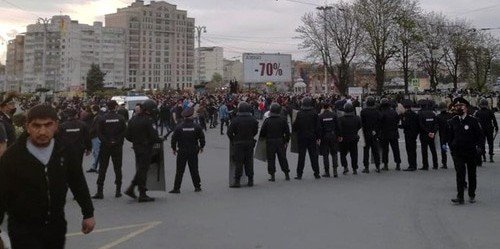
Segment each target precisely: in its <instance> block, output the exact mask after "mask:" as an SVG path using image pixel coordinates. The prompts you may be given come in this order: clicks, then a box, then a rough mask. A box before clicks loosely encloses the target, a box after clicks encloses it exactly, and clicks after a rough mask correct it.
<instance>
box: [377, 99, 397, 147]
mask: <svg viewBox="0 0 500 249" xmlns="http://www.w3.org/2000/svg"><path fill="white" fill-rule="evenodd" d="M380 113H381V118H380V138H381V139H387V140H389V139H397V138H399V132H398V128H399V126H398V125H399V115H398V113H397V112H396V111H395V110H394V109H392V108H390V107H387V108H384V109H382V110H381V111H380Z"/></svg>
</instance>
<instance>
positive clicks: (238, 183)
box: [229, 179, 241, 188]
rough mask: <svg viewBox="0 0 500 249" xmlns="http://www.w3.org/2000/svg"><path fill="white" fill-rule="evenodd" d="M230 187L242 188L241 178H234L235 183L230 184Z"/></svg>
mask: <svg viewBox="0 0 500 249" xmlns="http://www.w3.org/2000/svg"><path fill="white" fill-rule="evenodd" d="M229 187H230V188H240V187H241V184H240V179H234V183H233V185H231V186H229Z"/></svg>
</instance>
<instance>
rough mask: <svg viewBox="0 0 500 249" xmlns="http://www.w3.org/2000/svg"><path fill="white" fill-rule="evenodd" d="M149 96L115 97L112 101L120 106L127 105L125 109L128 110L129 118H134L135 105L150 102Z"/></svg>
mask: <svg viewBox="0 0 500 249" xmlns="http://www.w3.org/2000/svg"><path fill="white" fill-rule="evenodd" d="M148 99H149V98H148V97H147V96H114V97H112V98H111V100H114V101H116V102H117V103H118V105H121V104H125V108H126V109H127V110H128V114H129V115H128V116H129V117H130V118H132V114H133V113H134V108H135V105H137V104H142V103H143V102H144V101H146V100H148Z"/></svg>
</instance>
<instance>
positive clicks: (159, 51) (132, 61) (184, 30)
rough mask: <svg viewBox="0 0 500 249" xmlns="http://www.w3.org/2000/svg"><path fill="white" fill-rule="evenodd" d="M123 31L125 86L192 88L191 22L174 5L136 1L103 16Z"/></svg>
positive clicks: (108, 24) (109, 24) (183, 11)
mask: <svg viewBox="0 0 500 249" xmlns="http://www.w3.org/2000/svg"><path fill="white" fill-rule="evenodd" d="M105 25H106V27H115V28H123V29H125V30H126V32H125V36H126V64H127V66H126V67H127V70H126V84H127V86H128V87H130V88H135V89H186V88H188V89H189V88H192V87H193V73H194V19H193V18H189V17H187V11H185V10H178V9H177V6H176V5H172V4H169V3H166V2H163V1H161V2H155V1H151V2H150V4H145V3H144V1H141V0H137V1H135V2H134V3H132V4H131V5H130V6H128V7H125V8H121V9H118V10H117V12H116V13H113V14H108V15H106V16H105Z"/></svg>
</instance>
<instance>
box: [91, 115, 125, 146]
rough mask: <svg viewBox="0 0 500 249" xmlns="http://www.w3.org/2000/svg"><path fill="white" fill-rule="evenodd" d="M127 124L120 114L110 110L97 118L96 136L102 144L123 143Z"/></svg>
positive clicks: (113, 144)
mask: <svg viewBox="0 0 500 249" xmlns="http://www.w3.org/2000/svg"><path fill="white" fill-rule="evenodd" d="M126 130H127V124H126V123H125V119H124V118H123V117H122V115H120V114H118V113H116V112H114V111H110V112H108V113H106V114H105V115H104V117H103V118H101V119H100V120H99V125H98V126H97V136H98V137H99V140H101V144H102V145H104V146H115V145H123V140H124V137H125V131H126Z"/></svg>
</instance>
